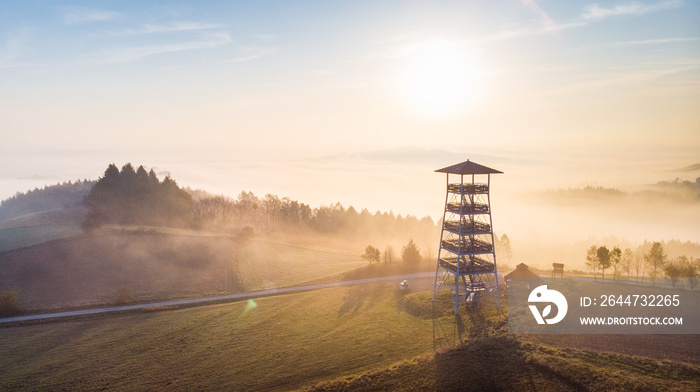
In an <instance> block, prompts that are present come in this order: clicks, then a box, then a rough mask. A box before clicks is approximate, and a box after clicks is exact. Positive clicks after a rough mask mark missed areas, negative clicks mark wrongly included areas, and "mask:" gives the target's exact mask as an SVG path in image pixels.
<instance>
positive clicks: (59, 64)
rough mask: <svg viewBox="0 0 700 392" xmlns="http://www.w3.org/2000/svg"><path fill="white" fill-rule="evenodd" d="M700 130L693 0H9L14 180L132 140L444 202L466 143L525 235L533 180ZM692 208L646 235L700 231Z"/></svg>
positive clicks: (5, 148)
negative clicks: (690, 218) (447, 172)
mask: <svg viewBox="0 0 700 392" xmlns="http://www.w3.org/2000/svg"><path fill="white" fill-rule="evenodd" d="M699 152H700V2H697V1H690V0H685V1H681V0H659V1H610V2H588V1H565V2H563V1H553V0H548V1H544V0H540V1H535V0H507V1H485V0H479V1H440V2H436V1H435V2H426V1H330V2H329V1H233V2H218V1H198V2H171V1H150V2H141V1H133V2H129V1H118V2H116V1H115V2H112V1H100V2H92V1H90V2H79V1H75V2H61V1H14V2H4V3H3V6H2V9H0V199H4V198H6V197H9V196H11V195H13V194H14V193H15V192H18V191H26V190H28V189H32V188H34V187H36V186H43V185H46V184H51V183H56V182H57V181H65V180H75V179H79V178H88V179H97V178H98V177H99V176H100V175H102V173H103V172H104V170H105V168H106V166H107V165H108V164H109V163H116V164H117V165H118V166H121V165H123V164H124V163H126V162H132V163H133V164H135V165H144V166H146V167H149V168H151V167H152V168H155V169H156V170H157V171H159V172H168V173H171V174H172V176H173V177H174V178H175V179H176V180H177V181H178V183H179V184H180V185H184V186H190V187H193V188H201V189H205V190H208V191H211V192H213V193H221V194H225V195H229V196H232V197H235V196H236V195H237V194H239V193H240V191H241V190H246V191H252V192H254V193H255V194H256V195H260V196H262V195H264V194H266V193H273V194H277V195H280V196H289V197H291V198H293V199H297V200H299V201H302V202H305V203H308V204H311V205H312V206H318V205H321V204H330V203H335V202H341V203H342V204H344V205H346V206H348V205H353V206H355V207H356V208H368V209H369V210H371V211H376V210H382V211H387V210H393V211H394V212H396V213H404V214H414V215H417V216H419V217H420V216H425V215H431V216H432V217H433V218H435V219H437V218H438V217H440V215H441V213H442V209H443V203H444V181H445V180H444V176H443V175H440V174H437V173H434V170H436V169H439V168H442V167H445V166H449V165H451V164H454V163H457V162H461V161H464V160H466V159H471V160H473V161H476V162H478V163H481V164H484V165H486V166H491V167H494V168H496V169H499V170H501V171H503V172H504V174H503V175H499V176H494V178H493V179H492V180H493V199H492V201H493V202H494V219H495V222H494V226H495V227H496V228H498V227H499V223H498V222H502V223H500V224H501V225H502V226H501V227H503V230H506V231H507V232H513V233H515V234H516V236H517V233H519V232H525V231H528V224H529V223H528V222H530V221H531V220H532V219H533V215H532V214H529V215H528V214H525V213H522V211H523V210H525V209H528V206H527V205H526V204H523V201H522V200H523V197H522V195H523V194H524V192H528V191H534V190H546V189H556V188H567V187H580V186H586V185H596V186H605V187H617V188H621V189H625V190H634V189H639V188H640V187H642V186H644V185H645V184H653V183H655V182H657V181H661V180H668V179H673V178H676V177H681V178H682V179H687V180H693V179H694V178H695V177H698V176H700V172H697V171H695V172H682V171H678V170H676V169H679V168H683V167H687V166H689V165H692V164H696V163H700V153H699ZM674 170H676V171H675V172H674ZM498 203H500V205H501V206H502V209H501V211H502V212H501V213H500V214H497V213H496V211H498V207H497V206H498V205H499V204H498ZM518 203H520V204H518ZM552 219H554V220H556V217H555V218H552ZM626 227H627V226H616V227H612V228H610V230H609V232H610V233H612V232H616V233H619V232H620V230H623V231H622V234H621V235H622V236H624V235H625V234H626V232H625V231H624V230H627V228H626ZM683 227H684V229H683V231H678V232H674V231H673V230H674V229H673V226H672V225H665V226H663V229H659V230H663V231H660V232H659V233H651V234H649V235H657V236H664V237H672V238H683V239H692V238H695V239H697V235H696V234H698V232H697V230H696V231H695V232H693V231H692V229H688V227H691V223H690V222H684V225H683ZM586 230H588V228H586V229H582V230H581V233H579V234H580V235H581V236H583V235H585V234H586V233H587V231H586ZM610 233H596V234H598V235H606V234H610ZM627 234H630V235H632V234H631V233H627ZM643 235H644V234H635V236H636V237H639V238H641V237H642V236H643Z"/></svg>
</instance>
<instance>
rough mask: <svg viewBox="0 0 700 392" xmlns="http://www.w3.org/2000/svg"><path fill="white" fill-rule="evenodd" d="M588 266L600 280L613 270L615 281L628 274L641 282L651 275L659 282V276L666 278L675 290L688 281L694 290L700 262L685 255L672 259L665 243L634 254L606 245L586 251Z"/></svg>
mask: <svg viewBox="0 0 700 392" xmlns="http://www.w3.org/2000/svg"><path fill="white" fill-rule="evenodd" d="M586 266H587V267H588V269H589V270H591V271H592V272H593V274H594V276H596V277H597V276H598V272H600V273H601V277H602V279H603V280H605V271H606V270H612V276H613V279H616V278H618V277H622V276H624V275H625V274H626V276H627V278H628V279H629V278H630V277H631V276H632V275H634V276H635V277H636V279H637V281H639V278H640V276H641V277H642V278H643V277H644V276H649V277H651V278H652V282H655V281H656V278H657V277H662V276H664V275H665V276H667V277H669V278H670V280H671V284H672V285H673V286H674V287H675V286H676V285H677V284H678V283H682V279H686V280H687V283H688V286H689V287H690V288H691V289H694V288H695V286H696V285H697V282H698V273H699V272H700V259H698V258H692V257H690V258H689V257H687V256H685V255H681V256H677V257H675V258H669V257H668V256H667V255H666V254H665V253H664V247H663V244H662V243H661V242H653V243H651V244H650V246H647V244H646V243H645V244H644V245H642V246H640V247H638V248H637V249H636V250H634V251H633V250H632V249H630V248H626V249H625V250H624V251H623V250H621V249H620V247H619V246H617V245H615V246H614V247H613V248H612V249H608V247H607V246H605V245H603V246H596V245H591V247H590V248H588V250H587V252H586Z"/></svg>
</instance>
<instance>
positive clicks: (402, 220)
mask: <svg viewBox="0 0 700 392" xmlns="http://www.w3.org/2000/svg"><path fill="white" fill-rule="evenodd" d="M76 205H79V206H84V207H85V208H86V209H87V217H86V221H85V222H83V226H84V227H94V226H99V225H100V224H105V223H109V224H126V225H153V226H158V225H162V226H177V227H189V228H194V229H206V230H214V231H232V232H237V231H238V230H240V229H242V228H244V227H246V226H249V227H250V228H252V229H254V230H255V231H256V232H258V231H259V232H274V231H283V232H289V233H300V232H303V233H306V232H310V233H319V234H327V235H339V236H342V237H343V238H347V239H356V240H360V239H364V238H373V237H377V236H378V235H381V236H389V237H396V238H397V239H400V242H402V243H404V242H405V241H407V240H408V239H409V238H411V237H412V238H414V239H416V240H418V241H420V239H421V238H432V236H433V235H434V233H436V227H437V226H436V223H435V221H433V219H432V218H430V217H429V216H426V217H423V218H418V217H415V216H413V215H401V214H394V213H393V212H381V211H376V212H370V211H368V210H367V209H355V208H353V207H352V206H348V207H345V206H343V205H341V204H340V203H332V204H328V205H322V206H319V207H316V208H313V207H311V206H309V205H308V204H305V203H302V202H299V201H296V200H292V199H290V198H287V197H279V196H277V195H272V194H267V195H265V196H262V197H258V196H256V195H254V194H253V193H252V192H246V191H242V192H241V193H240V194H239V195H238V196H237V197H233V198H230V197H226V196H214V195H211V194H209V193H207V192H204V191H199V190H191V189H189V188H184V189H183V188H181V187H179V186H178V184H177V183H176V182H175V180H174V179H172V178H170V177H169V176H168V177H165V178H164V179H162V180H160V179H158V178H157V176H156V173H155V172H154V171H153V170H150V171H147V170H146V169H145V168H144V167H143V166H139V167H138V168H136V169H134V166H132V164H130V163H127V164H125V165H124V166H123V167H122V168H121V170H120V169H118V168H117V166H116V165H114V164H110V165H109V166H108V167H107V169H106V170H105V172H104V175H103V176H102V177H100V179H99V180H98V181H87V180H84V181H77V182H70V181H69V182H65V183H63V184H56V185H51V186H47V187H44V188H43V189H35V190H33V191H29V192H27V193H18V194H17V195H15V196H13V197H11V198H9V199H7V200H5V201H2V203H0V219H5V218H11V217H16V216H20V215H25V214H30V213H34V212H41V211H46V210H52V209H61V208H65V207H67V206H69V207H72V206H76ZM421 242H422V241H421Z"/></svg>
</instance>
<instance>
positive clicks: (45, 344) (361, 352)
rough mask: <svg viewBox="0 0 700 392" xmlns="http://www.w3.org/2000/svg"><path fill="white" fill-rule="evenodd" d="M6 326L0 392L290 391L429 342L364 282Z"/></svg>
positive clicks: (416, 322)
mask: <svg viewBox="0 0 700 392" xmlns="http://www.w3.org/2000/svg"><path fill="white" fill-rule="evenodd" d="M255 304H256V306H255V307H253V302H240V303H232V304H225V305H215V306H207V307H201V308H190V309H181V310H172V311H164V312H150V313H149V312H146V313H141V314H135V315H125V316H118V317H115V318H98V319H88V320H83V321H65V322H55V323H47V324H39V325H28V326H20V327H6V328H1V329H0V390H37V389H38V390H98V389H103V388H109V389H114V390H149V389H150V390H163V389H167V390H188V391H189V390H212V391H213V390H288V389H293V388H299V387H302V386H304V385H309V384H313V383H314V382H318V381H323V380H329V379H333V378H335V377H338V376H343V375H350V374H356V373H358V372H365V371H369V370H371V369H374V368H376V367H386V366H389V365H391V364H393V363H395V362H397V361H400V360H403V359H408V358H412V357H415V356H417V355H420V354H425V353H429V352H431V350H432V347H433V346H432V322H431V320H429V319H426V318H423V317H416V316H414V315H411V314H409V313H406V312H404V311H402V310H401V308H400V307H399V306H397V301H396V298H395V289H394V284H393V283H392V284H383V283H377V284H366V285H358V286H352V287H339V288H330V289H322V290H318V291H313V292H305V293H298V294H290V295H284V296H278V297H268V298H260V299H257V300H256V302H255Z"/></svg>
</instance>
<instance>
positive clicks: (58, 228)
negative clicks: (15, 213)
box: [0, 207, 85, 252]
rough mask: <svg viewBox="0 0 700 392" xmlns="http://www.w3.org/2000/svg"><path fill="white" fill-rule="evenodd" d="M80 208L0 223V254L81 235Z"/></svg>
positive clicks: (82, 211)
mask: <svg viewBox="0 0 700 392" xmlns="http://www.w3.org/2000/svg"><path fill="white" fill-rule="evenodd" d="M84 215H85V210H84V209H83V208H79V207H75V208H65V209H60V210H51V211H44V212H37V213H34V214H28V215H23V216H19V217H16V218H10V219H4V220H2V221H0V252H5V251H9V250H13V249H19V248H24V247H27V246H32V245H36V244H41V243H44V242H48V241H52V240H56V239H61V238H68V237H73V236H76V235H78V234H80V233H82V229H81V227H80V222H81V221H82V219H83V217H84Z"/></svg>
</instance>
